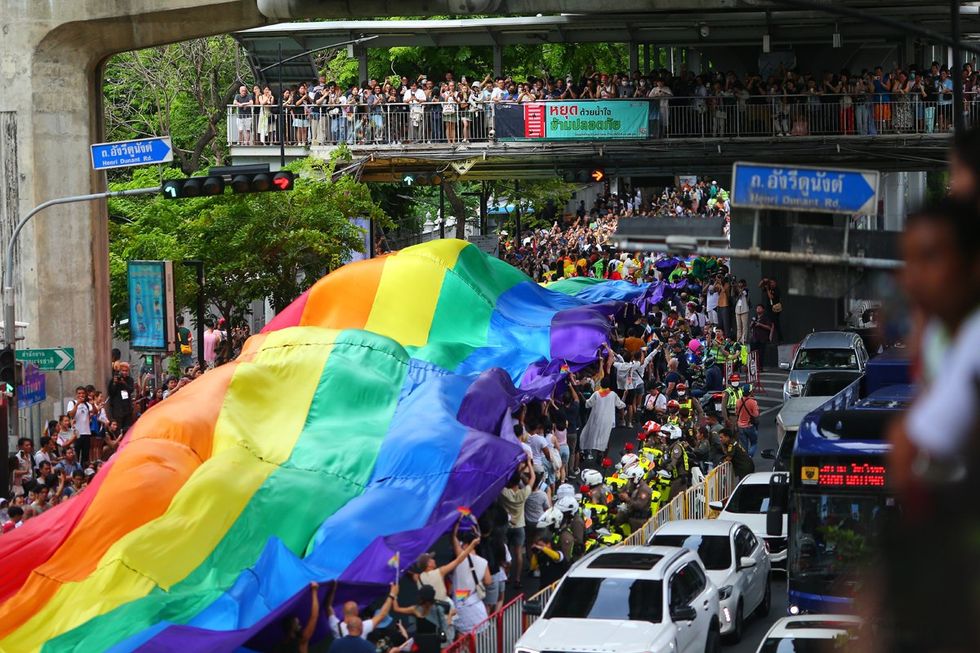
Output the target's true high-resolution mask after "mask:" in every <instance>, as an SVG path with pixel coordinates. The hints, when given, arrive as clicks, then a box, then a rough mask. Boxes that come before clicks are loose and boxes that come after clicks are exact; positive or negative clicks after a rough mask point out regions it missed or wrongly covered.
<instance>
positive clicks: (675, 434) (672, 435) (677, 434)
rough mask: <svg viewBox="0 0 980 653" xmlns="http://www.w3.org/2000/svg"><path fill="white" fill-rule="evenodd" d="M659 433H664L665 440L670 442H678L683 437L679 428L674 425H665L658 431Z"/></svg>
mask: <svg viewBox="0 0 980 653" xmlns="http://www.w3.org/2000/svg"><path fill="white" fill-rule="evenodd" d="M660 432H661V433H664V434H665V435H666V436H667V439H668V440H670V441H674V440H680V439H681V438H682V437H684V433H683V432H682V431H681V427H679V426H677V425H676V424H667V425H665V426H664V427H663V428H662V429H660Z"/></svg>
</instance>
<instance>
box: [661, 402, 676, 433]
mask: <svg viewBox="0 0 980 653" xmlns="http://www.w3.org/2000/svg"><path fill="white" fill-rule="evenodd" d="M680 407H681V405H680V404H679V403H677V400H675V399H671V400H670V401H668V402H667V412H668V413H676V412H677V411H678V410H679V409H680ZM664 428H666V427H661V428H660V430H661V431H663V430H664Z"/></svg>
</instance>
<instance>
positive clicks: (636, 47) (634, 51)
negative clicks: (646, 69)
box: [627, 41, 640, 75]
mask: <svg viewBox="0 0 980 653" xmlns="http://www.w3.org/2000/svg"><path fill="white" fill-rule="evenodd" d="M629 51H630V69H629V70H628V71H627V74H628V75H632V74H633V71H634V70H639V69H640V44H639V43H636V42H634V41H630V42H629Z"/></svg>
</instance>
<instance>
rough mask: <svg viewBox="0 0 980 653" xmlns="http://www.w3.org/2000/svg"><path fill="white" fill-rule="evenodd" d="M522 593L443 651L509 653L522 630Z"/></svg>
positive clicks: (448, 652)
mask: <svg viewBox="0 0 980 653" xmlns="http://www.w3.org/2000/svg"><path fill="white" fill-rule="evenodd" d="M523 615H524V595H523V594H521V595H519V596H517V597H515V598H513V599H511V600H510V601H509V602H508V603H506V604H505V605H504V607H502V608H501V609H499V610H497V611H496V612H494V613H493V614H491V615H490V616H488V617H487V618H486V620H484V621H483V622H482V623H480V624H479V625H478V626H476V628H474V629H473V630H471V631H470V632H468V633H463V634H462V635H460V636H459V637H457V638H456V640H455V641H453V643H452V644H450V645H449V646H447V647H446V648H444V649H443V651H444V653H511V652H512V651H513V650H514V645H515V644H516V643H517V640H518V639H520V637H521V633H523V632H524V628H525V626H524V622H523Z"/></svg>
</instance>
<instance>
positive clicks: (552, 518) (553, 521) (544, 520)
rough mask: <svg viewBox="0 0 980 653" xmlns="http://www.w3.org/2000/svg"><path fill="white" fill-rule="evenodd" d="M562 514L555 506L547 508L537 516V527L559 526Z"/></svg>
mask: <svg viewBox="0 0 980 653" xmlns="http://www.w3.org/2000/svg"><path fill="white" fill-rule="evenodd" d="M561 519H562V514H561V511H560V510H558V508H557V507H553V508H548V509H547V510H545V511H544V514H542V515H541V517H540V518H538V528H558V527H559V526H561Z"/></svg>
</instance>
